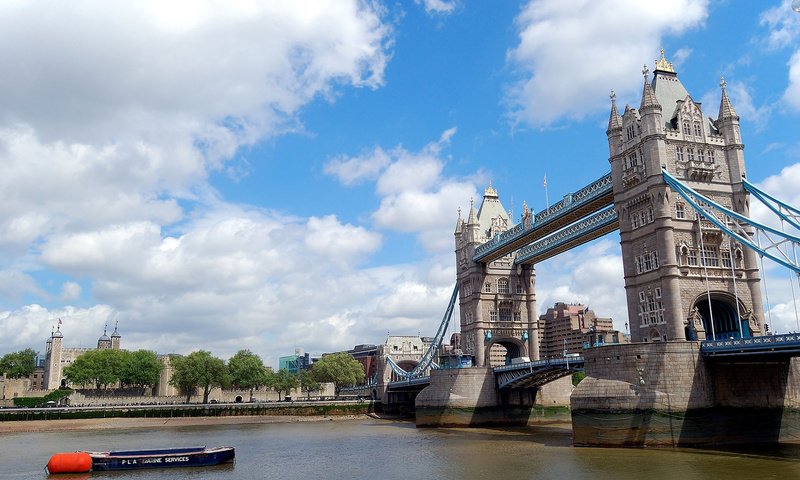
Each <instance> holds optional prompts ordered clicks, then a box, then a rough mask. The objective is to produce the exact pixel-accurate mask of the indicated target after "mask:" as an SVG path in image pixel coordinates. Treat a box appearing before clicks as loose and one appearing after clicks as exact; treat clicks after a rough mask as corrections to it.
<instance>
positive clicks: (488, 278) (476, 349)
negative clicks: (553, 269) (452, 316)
mask: <svg viewBox="0 0 800 480" xmlns="http://www.w3.org/2000/svg"><path fill="white" fill-rule="evenodd" d="M525 212H527V213H528V214H530V212H529V211H528V210H527V207H525ZM509 222H510V219H509V216H508V214H507V213H506V211H505V210H504V209H503V205H502V204H501V203H500V199H499V197H498V195H497V192H496V191H495V189H494V188H492V187H491V186H489V187H488V188H487V189H486V191H485V192H484V195H483V201H482V202H481V205H480V208H479V210H477V211H476V210H475V207H474V205H472V206H470V211H469V216H468V217H467V219H466V221H465V220H463V219H462V218H461V213H460V212H459V216H458V220H457V222H456V230H455V245H456V249H455V252H456V272H457V281H458V285H459V310H460V312H461V318H460V323H461V350H462V351H463V353H464V354H466V355H471V356H473V357H474V358H475V365H477V366H491V364H492V361H491V353H490V352H491V350H492V347H493V346H495V345H498V346H499V347H495V358H496V360H495V362H496V363H497V362H501V359H502V361H505V360H507V359H508V358H514V357H531V358H538V357H539V333H538V330H537V328H538V321H537V319H536V294H535V279H536V274H535V271H534V268H533V266H532V265H519V266H515V265H514V254H511V255H507V256H505V257H502V258H499V259H497V260H495V261H493V262H490V263H488V264H482V263H477V262H473V261H472V258H473V256H474V255H475V248H476V247H477V246H478V245H481V244H483V243H486V242H487V241H490V240H491V239H492V238H494V236H495V235H497V234H499V233H501V232H504V231H506V230H507V229H508V228H509V226H510V224H509ZM501 347H502V349H501ZM503 349H504V350H505V354H504V353H503Z"/></svg>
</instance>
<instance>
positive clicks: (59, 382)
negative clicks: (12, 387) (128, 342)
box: [44, 324, 122, 390]
mask: <svg viewBox="0 0 800 480" xmlns="http://www.w3.org/2000/svg"><path fill="white" fill-rule="evenodd" d="M121 339H122V336H121V335H120V334H119V332H118V331H117V325H115V326H114V332H113V333H112V334H111V336H110V337H109V336H108V335H107V333H106V328H104V329H103V334H102V335H101V336H100V338H99V339H98V340H97V350H102V349H115V350H119V348H120V340H121ZM63 340H64V336H63V335H62V333H61V325H60V324H59V326H58V327H57V328H56V330H55V332H53V333H51V334H50V338H48V339H47V343H46V345H45V360H44V389H45V390H54V389H57V388H60V387H66V386H67V380H66V378H64V373H63V372H64V368H66V367H67V366H69V365H70V364H71V363H72V362H74V361H75V359H76V358H78V357H79V356H81V355H82V354H84V353H86V352H88V351H92V350H95V349H94V348H64V346H63Z"/></svg>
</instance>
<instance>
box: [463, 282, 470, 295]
mask: <svg viewBox="0 0 800 480" xmlns="http://www.w3.org/2000/svg"><path fill="white" fill-rule="evenodd" d="M461 292H462V293H463V294H464V296H465V297H468V296H470V295H472V282H470V281H466V282H462V283H461Z"/></svg>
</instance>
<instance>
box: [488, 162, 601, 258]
mask: <svg viewBox="0 0 800 480" xmlns="http://www.w3.org/2000/svg"><path fill="white" fill-rule="evenodd" d="M612 191H613V182H612V180H611V174H610V173H609V174H607V175H604V176H603V177H601V178H599V179H597V180H595V181H594V182H592V183H590V184H589V185H587V186H585V187H583V188H581V189H580V190H578V191H577V192H575V193H569V194H567V195H565V196H564V198H563V199H562V200H561V201H559V202H557V203H555V204H553V205H551V206H550V207H548V208H547V209H545V210H542V211H541V212H539V213H537V214H536V215H534V217H533V222H532V223H531V225H530V226H529V227H528V228H525V226H524V224H523V223H522V222H520V223H518V224H516V225H514V226H513V227H511V228H510V229H508V230H506V231H505V232H501V233H499V234H497V235H495V236H494V237H493V238H492V239H491V240H489V241H488V242H486V243H484V244H482V245H479V246H478V247H477V248H476V249H475V256H474V257H473V259H474V260H476V261H479V260H480V259H482V258H483V257H485V256H486V255H488V254H490V253H492V252H494V251H496V250H499V249H501V248H503V247H505V246H506V245H508V244H511V243H514V242H515V241H517V240H519V239H520V238H522V237H523V236H525V235H527V234H528V232H530V231H531V230H536V229H538V228H541V227H542V226H544V225H547V224H548V223H550V222H552V221H555V220H557V219H559V218H561V217H562V216H563V215H565V214H566V213H569V212H570V211H572V210H574V209H577V208H579V207H582V206H584V205H586V204H587V203H590V202H592V201H594V200H596V199H598V198H600V197H602V196H604V195H608V194H609V193H611V192H612Z"/></svg>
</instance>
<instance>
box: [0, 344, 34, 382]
mask: <svg viewBox="0 0 800 480" xmlns="http://www.w3.org/2000/svg"><path fill="white" fill-rule="evenodd" d="M35 369H36V352H35V351H34V350H33V349H31V348H26V349H25V350H20V351H19V352H12V353H7V354H5V355H3V358H0V374H3V375H4V376H6V377H8V378H26V377H29V376H30V375H31V374H32V373H33V371H34V370H35Z"/></svg>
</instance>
